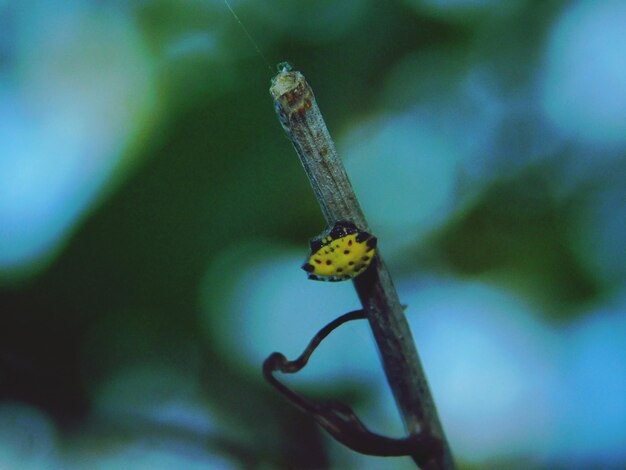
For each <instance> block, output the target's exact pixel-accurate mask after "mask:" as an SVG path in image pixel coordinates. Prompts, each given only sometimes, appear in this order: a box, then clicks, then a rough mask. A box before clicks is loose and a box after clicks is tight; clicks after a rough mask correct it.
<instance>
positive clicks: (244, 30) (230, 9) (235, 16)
mask: <svg viewBox="0 0 626 470" xmlns="http://www.w3.org/2000/svg"><path fill="white" fill-rule="evenodd" d="M224 4H225V5H226V8H228V10H229V11H230V12H231V13H232V15H233V17H234V18H235V20H236V21H237V23H239V26H240V27H241V29H242V30H243V32H244V33H245V35H246V36H248V39H249V40H250V43H251V44H252V46H254V48H255V49H256V51H257V53H258V54H259V56H261V59H263V62H265V65H267V68H268V69H269V70H270V72H271V73H272V74H274V69H273V68H272V66H271V65H270V63H269V61H268V60H267V57H265V54H263V52H262V51H261V48H260V47H259V45H258V43H257V42H256V41H255V40H254V38H253V37H252V35H251V34H250V32H249V31H248V28H246V27H245V25H244V24H243V22H242V21H241V20H240V19H239V16H237V13H235V10H233V7H231V6H230V3H228V0H224Z"/></svg>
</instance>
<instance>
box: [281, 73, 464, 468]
mask: <svg viewBox="0 0 626 470" xmlns="http://www.w3.org/2000/svg"><path fill="white" fill-rule="evenodd" d="M270 93H271V95H272V96H273V98H274V104H275V106H276V112H277V114H278V117H279V119H280V122H281V124H282V126H283V128H284V129H285V132H287V135H288V136H289V138H290V139H291V141H292V143H293V145H294V147H295V149H296V152H297V153H298V156H299V157H300V161H301V162H302V165H303V167H304V170H305V172H306V174H307V175H308V177H309V180H310V182H311V186H312V187H313V191H314V192H315V196H316V197H317V200H318V202H319V204H320V206H321V209H322V212H323V214H324V217H325V218H326V221H327V222H328V224H329V225H330V226H332V225H333V224H334V223H335V222H336V221H338V220H348V221H351V222H353V223H355V224H356V225H357V226H358V227H359V228H361V229H363V230H366V231H370V229H369V226H368V224H367V221H366V220H365V216H364V215H363V212H362V211H361V207H360V206H359V202H358V200H357V198H356V195H355V194H354V191H353V189H352V185H351V184H350V181H349V179H348V175H347V174H346V171H345V169H344V167H343V164H342V162H341V160H340V158H339V157H338V155H337V151H336V150H335V145H334V143H333V141H332V139H331V137H330V134H329V132H328V129H327V127H326V124H325V122H324V119H323V118H322V114H321V113H320V110H319V108H318V106H317V103H316V101H315V97H314V96H313V91H312V90H311V87H310V86H309V84H308V83H307V82H306V80H305V79H304V76H303V75H302V74H301V73H300V72H297V71H291V68H290V67H288V66H284V67H283V68H282V69H281V71H280V72H279V73H278V74H277V75H276V76H275V77H274V79H273V81H272V86H271V88H270ZM370 233H371V232H370ZM382 242H383V243H381V244H383V245H384V241H382ZM353 282H354V287H355V289H356V291H357V294H358V296H359V299H360V300H361V304H362V305H363V308H364V310H365V312H366V314H367V317H368V320H369V323H370V326H371V328H372V331H373V333H374V338H375V339H376V343H377V345H378V350H379V352H380V356H381V359H382V362H383V367H384V370H385V374H386V376H387V380H388V382H389V385H390V387H391V390H392V392H393V395H394V397H395V400H396V404H397V406H398V408H399V410H400V413H401V415H402V418H403V420H404V424H405V427H406V429H407V431H408V432H409V433H410V434H417V433H422V432H423V433H426V434H432V435H433V436H435V437H437V438H438V439H440V440H441V444H442V446H441V448H443V452H437V453H436V454H435V455H432V456H431V457H430V458H429V459H426V460H420V461H419V462H418V464H419V465H420V466H421V467H422V468H424V469H426V468H428V469H452V468H454V462H453V460H452V455H451V453H450V449H449V446H448V444H447V441H446V438H445V435H444V432H443V429H442V427H441V423H440V422H439V418H438V416H437V410H436V408H435V404H434V402H433V399H432V396H431V394H430V391H429V388H428V384H427V382H426V377H425V375H424V371H423V369H422V366H421V363H420V360H419V358H418V356H417V351H416V349H415V343H414V341H413V336H412V335H411V331H410V329H409V325H408V323H407V321H406V318H405V316H404V311H403V308H402V305H401V304H400V301H399V299H398V294H397V292H396V290H395V287H394V285H393V282H392V280H391V276H390V275H389V272H388V271H387V268H386V267H385V264H384V263H383V260H382V257H381V256H380V249H378V250H377V255H376V257H375V259H374V260H373V261H372V265H371V266H370V267H369V269H368V270H367V271H365V272H364V273H363V274H362V275H360V276H358V277H356V278H355V279H354V281H353Z"/></svg>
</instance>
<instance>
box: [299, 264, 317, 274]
mask: <svg viewBox="0 0 626 470" xmlns="http://www.w3.org/2000/svg"><path fill="white" fill-rule="evenodd" d="M302 269H304V270H305V271H306V272H307V273H310V272H313V271H314V270H315V268H314V267H313V265H312V264H309V263H304V264H303V265H302Z"/></svg>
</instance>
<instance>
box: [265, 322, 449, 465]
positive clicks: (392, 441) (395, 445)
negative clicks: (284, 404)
mask: <svg viewBox="0 0 626 470" xmlns="http://www.w3.org/2000/svg"><path fill="white" fill-rule="evenodd" d="M365 318H366V316H365V312H364V311H363V310H354V311H352V312H348V313H346V314H344V315H341V316H340V317H338V318H336V319H335V320H333V321H332V322H330V323H329V324H327V325H326V326H325V327H324V328H322V329H321V330H320V331H318V333H317V334H316V335H315V336H314V337H313V339H312V340H311V341H310V343H309V344H308V346H307V347H306V349H305V350H304V352H303V353H302V354H301V355H300V356H299V357H298V358H297V359H295V360H293V361H289V360H288V359H287V358H286V357H285V356H284V355H283V354H281V353H279V352H275V353H272V354H271V355H270V356H269V357H268V358H267V359H266V360H265V362H264V363H263V376H264V377H265V379H266V380H267V381H268V382H269V383H270V384H271V385H272V386H273V387H274V388H276V390H278V391H279V392H280V393H281V394H282V395H283V396H285V397H286V398H287V399H289V400H290V401H291V402H292V403H293V404H294V405H295V406H296V407H298V408H299V409H301V410H302V411H304V412H306V413H308V414H310V415H311V416H312V417H313V418H314V419H315V421H317V423H318V424H319V425H320V426H322V427H323V428H324V429H325V430H326V431H327V432H328V433H329V434H330V435H331V436H333V437H334V438H335V439H336V440H337V441H339V442H341V443H342V444H343V445H345V446H346V447H349V448H350V449H352V450H354V451H356V452H360V453H362V454H367V455H376V456H380V457H392V456H402V455H410V456H412V457H413V458H414V460H416V461H417V462H418V463H419V462H420V461H425V460H426V459H429V458H431V457H432V455H433V453H435V452H439V451H441V441H440V440H439V439H437V438H436V437H434V436H432V435H431V434H430V433H428V432H426V430H423V431H422V432H420V433H419V434H411V435H409V436H407V437H404V438H392V437H386V436H382V435H380V434H376V433H374V432H372V431H370V430H369V429H368V428H367V427H366V426H365V425H364V424H363V422H362V421H361V420H360V419H359V418H358V417H357V416H356V414H355V413H354V411H353V410H352V408H350V407H349V406H348V405H345V404H343V403H341V402H338V401H335V400H330V401H325V402H320V403H318V402H314V401H312V400H310V399H308V398H306V397H304V396H302V395H300V394H298V393H296V392H294V391H293V390H291V389H290V388H289V387H287V386H286V385H284V384H283V383H282V382H280V381H279V380H278V379H276V377H274V372H276V371H280V372H283V373H287V374H293V373H296V372H298V371H300V370H301V369H303V368H304V367H305V366H306V364H307V362H308V361H309V358H310V357H311V354H313V351H315V349H316V348H317V347H318V346H319V345H320V343H321V342H322V341H323V340H324V338H326V337H327V336H328V335H329V334H330V333H331V332H332V331H333V330H334V329H335V328H337V327H339V326H341V325H342V324H344V323H346V322H349V321H351V320H361V319H365Z"/></svg>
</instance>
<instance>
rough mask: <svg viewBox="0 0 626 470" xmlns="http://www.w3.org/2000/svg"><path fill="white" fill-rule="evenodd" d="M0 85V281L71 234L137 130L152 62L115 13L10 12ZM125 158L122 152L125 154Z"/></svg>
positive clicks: (150, 88)
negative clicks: (7, 65) (12, 20)
mask: <svg viewBox="0 0 626 470" xmlns="http://www.w3.org/2000/svg"><path fill="white" fill-rule="evenodd" d="M15 8H16V12H15V17H16V18H17V19H18V21H17V22H16V23H15V29H14V36H13V37H12V38H11V39H12V40H11V41H9V42H8V43H9V44H10V55H11V58H12V61H11V62H10V64H12V65H11V68H10V69H9V70H8V72H9V73H7V74H5V75H4V76H0V115H2V116H4V119H3V125H2V126H0V147H1V148H2V152H1V153H0V275H2V276H8V275H11V274H13V275H15V274H16V273H18V272H22V273H23V272H26V271H29V270H33V269H35V268H36V267H37V266H36V264H37V263H40V262H41V261H43V260H46V259H48V258H49V257H50V256H51V255H52V254H53V253H54V252H55V251H56V250H58V248H59V247H60V246H61V245H62V243H63V241H64V240H65V239H66V238H67V236H68V235H69V234H70V233H71V231H72V228H73V227H75V225H76V223H77V221H78V220H80V218H81V217H82V215H83V214H84V213H85V211H86V210H87V209H88V208H90V207H92V206H93V204H94V201H95V200H96V199H97V197H98V196H99V195H100V194H102V193H103V190H104V189H105V188H106V187H107V184H109V183H110V182H111V179H112V177H113V176H114V175H115V173H116V171H117V170H120V169H121V168H124V167H128V165H129V163H130V162H131V161H132V153H128V152H127V150H128V148H129V146H130V145H131V144H133V143H134V142H135V141H136V139H137V136H138V134H139V133H140V132H142V131H145V130H146V128H147V127H148V126H150V122H151V121H152V118H150V113H151V112H153V111H154V109H155V106H156V94H155V80H154V77H153V76H152V66H151V62H150V56H149V54H148V53H147V50H146V48H145V46H144V44H143V42H142V40H141V38H140V37H139V35H138V33H137V31H136V29H135V27H134V26H133V25H132V23H131V22H130V21H129V19H128V18H127V17H125V16H124V15H122V14H121V12H115V10H113V11H110V12H109V14H107V15H101V16H98V15H96V14H95V13H94V11H92V10H91V9H90V8H89V6H88V5H83V6H82V8H78V7H76V5H65V7H59V8H58V9H57V8H55V9H54V10H53V11H48V9H47V8H44V7H43V6H42V5H40V4H39V3H37V2H33V3H28V4H22V6H17V7H15ZM124 152H126V153H124Z"/></svg>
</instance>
